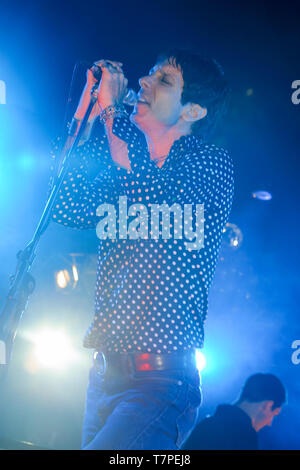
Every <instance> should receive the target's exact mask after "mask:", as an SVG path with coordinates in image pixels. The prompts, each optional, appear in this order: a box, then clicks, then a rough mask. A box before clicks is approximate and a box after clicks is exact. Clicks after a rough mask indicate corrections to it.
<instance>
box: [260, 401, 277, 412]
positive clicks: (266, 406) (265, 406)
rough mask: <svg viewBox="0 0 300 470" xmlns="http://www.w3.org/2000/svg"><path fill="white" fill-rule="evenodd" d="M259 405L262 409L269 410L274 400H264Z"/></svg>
mask: <svg viewBox="0 0 300 470" xmlns="http://www.w3.org/2000/svg"><path fill="white" fill-rule="evenodd" d="M261 405H262V409H263V410H265V411H271V410H272V407H273V405H274V401H273V400H264V401H262V402H261Z"/></svg>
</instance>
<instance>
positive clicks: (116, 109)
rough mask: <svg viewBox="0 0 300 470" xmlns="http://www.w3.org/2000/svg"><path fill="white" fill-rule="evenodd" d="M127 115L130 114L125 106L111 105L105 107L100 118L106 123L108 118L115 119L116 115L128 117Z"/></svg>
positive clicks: (102, 122)
mask: <svg viewBox="0 0 300 470" xmlns="http://www.w3.org/2000/svg"><path fill="white" fill-rule="evenodd" d="M126 116H128V113H127V111H126V110H125V108H124V106H122V105H115V106H114V105H111V106H107V108H105V109H103V111H102V112H101V114H100V116H99V119H100V122H101V124H105V123H106V121H107V120H108V119H114V118H116V117H126Z"/></svg>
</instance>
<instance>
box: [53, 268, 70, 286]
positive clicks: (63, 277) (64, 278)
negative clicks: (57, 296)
mask: <svg viewBox="0 0 300 470" xmlns="http://www.w3.org/2000/svg"><path fill="white" fill-rule="evenodd" d="M55 278H56V284H57V286H58V287H59V288H60V289H65V288H66V287H67V285H68V284H69V282H70V275H69V272H68V271H67V270H66V269H64V270H62V271H58V273H56V276H55Z"/></svg>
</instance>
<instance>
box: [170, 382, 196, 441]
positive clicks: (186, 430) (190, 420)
mask: <svg viewBox="0 0 300 470" xmlns="http://www.w3.org/2000/svg"><path fill="white" fill-rule="evenodd" d="M201 401H202V397H201V390H200V387H199V388H197V387H195V386H192V385H190V384H187V395H186V407H185V409H184V411H183V412H182V413H181V414H180V415H179V416H178V418H177V421H176V425H177V440H176V446H177V447H178V448H179V449H180V447H181V446H182V445H183V444H184V442H185V441H186V440H187V438H188V437H189V435H190V434H191V432H192V431H193V429H194V427H195V425H196V423H197V418H198V409H199V407H200V405H201Z"/></svg>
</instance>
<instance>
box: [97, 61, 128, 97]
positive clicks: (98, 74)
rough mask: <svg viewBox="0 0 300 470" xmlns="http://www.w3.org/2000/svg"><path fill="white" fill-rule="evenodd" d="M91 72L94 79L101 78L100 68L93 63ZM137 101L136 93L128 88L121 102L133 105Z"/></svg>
mask: <svg viewBox="0 0 300 470" xmlns="http://www.w3.org/2000/svg"><path fill="white" fill-rule="evenodd" d="M91 71H92V74H93V75H94V77H95V79H96V80H97V81H98V82H99V81H100V78H101V68H100V67H99V65H97V64H93V65H92V67H91ZM136 102H137V94H136V92H135V91H134V90H132V88H129V90H128V91H127V93H126V95H125V97H124V98H123V103H124V104H127V105H128V106H134V105H135V103H136Z"/></svg>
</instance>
